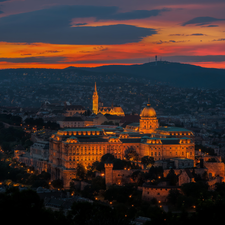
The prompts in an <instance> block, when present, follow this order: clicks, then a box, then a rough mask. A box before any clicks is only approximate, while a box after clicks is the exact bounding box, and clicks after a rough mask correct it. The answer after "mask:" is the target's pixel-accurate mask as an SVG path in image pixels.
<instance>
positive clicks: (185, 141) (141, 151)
mask: <svg viewBox="0 0 225 225" xmlns="http://www.w3.org/2000/svg"><path fill="white" fill-rule="evenodd" d="M93 112H94V113H95V114H97V113H99V112H101V110H99V107H98V93H97V87H96V84H95V91H94V94H93ZM99 127H100V128H99ZM99 127H71V128H64V129H61V130H59V131H58V132H57V133H55V134H53V135H52V136H51V137H50V138H49V152H48V154H45V155H48V159H43V158H41V160H39V157H38V156H37V152H39V151H37V152H35V154H36V155H35V160H34V157H33V155H32V154H25V153H24V152H22V153H20V152H19V151H15V157H16V158H17V159H18V160H19V161H21V162H24V163H26V164H27V165H29V166H34V167H35V168H36V167H37V166H36V165H39V166H38V169H39V171H41V168H40V166H41V165H43V170H44V171H48V172H49V173H51V179H52V180H56V179H62V180H63V182H64V187H65V188H69V186H70V182H71V181H72V179H74V178H76V168H77V165H78V163H81V164H83V165H84V166H85V167H88V166H91V165H92V163H93V162H95V161H100V160H101V157H102V156H103V155H105V154H106V153H110V154H113V155H114V156H115V157H116V158H119V159H124V156H125V152H126V150H127V149H129V148H132V149H135V151H136V152H137V153H138V155H139V158H140V159H141V158H142V157H143V156H151V157H154V160H155V161H159V160H166V159H172V158H182V159H191V160H194V159H195V143H194V135H193V133H192V132H191V131H189V130H186V129H184V128H177V127H159V123H158V119H157V115H156V112H155V110H154V109H153V108H152V107H151V105H150V103H148V104H147V106H146V107H145V108H144V109H143V110H142V112H141V114H140V120H139V123H132V124H129V125H127V126H126V127H125V128H122V127H115V128H111V129H110V130H108V129H107V126H106V128H104V126H99ZM43 151H46V149H43ZM43 151H40V152H43ZM38 160H39V161H40V163H39V161H38Z"/></svg>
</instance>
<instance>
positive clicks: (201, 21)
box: [182, 16, 225, 26]
mask: <svg viewBox="0 0 225 225" xmlns="http://www.w3.org/2000/svg"><path fill="white" fill-rule="evenodd" d="M222 20H225V19H217V18H214V17H209V16H206V17H196V18H194V19H192V20H189V21H187V22H185V23H183V24H182V26H186V25H189V24H195V25H196V26H203V25H206V24H209V23H212V22H216V21H222Z"/></svg>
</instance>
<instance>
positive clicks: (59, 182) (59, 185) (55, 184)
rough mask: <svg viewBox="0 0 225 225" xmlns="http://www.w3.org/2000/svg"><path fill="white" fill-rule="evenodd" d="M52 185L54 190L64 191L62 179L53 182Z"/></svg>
mask: <svg viewBox="0 0 225 225" xmlns="http://www.w3.org/2000/svg"><path fill="white" fill-rule="evenodd" d="M51 184H52V186H53V187H54V188H57V189H62V188H63V181H62V180H60V179H57V180H53V181H52V183H51Z"/></svg>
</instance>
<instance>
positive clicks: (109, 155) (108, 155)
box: [101, 153, 115, 163]
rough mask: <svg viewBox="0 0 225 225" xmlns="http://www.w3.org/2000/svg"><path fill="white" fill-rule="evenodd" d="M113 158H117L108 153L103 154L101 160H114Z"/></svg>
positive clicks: (104, 161) (105, 161)
mask: <svg viewBox="0 0 225 225" xmlns="http://www.w3.org/2000/svg"><path fill="white" fill-rule="evenodd" d="M113 159H115V157H114V155H112V154H110V153H107V154H105V155H103V156H102V158H101V162H103V163H107V162H112V160H113Z"/></svg>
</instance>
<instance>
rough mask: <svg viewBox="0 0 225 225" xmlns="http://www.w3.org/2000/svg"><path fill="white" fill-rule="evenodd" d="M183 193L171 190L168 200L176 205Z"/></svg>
mask: <svg viewBox="0 0 225 225" xmlns="http://www.w3.org/2000/svg"><path fill="white" fill-rule="evenodd" d="M180 195H181V193H180V191H179V190H177V189H175V190H172V189H171V190H170V191H169V194H168V196H167V199H168V202H169V203H171V204H173V205H176V204H177V201H178V198H179V197H180Z"/></svg>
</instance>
